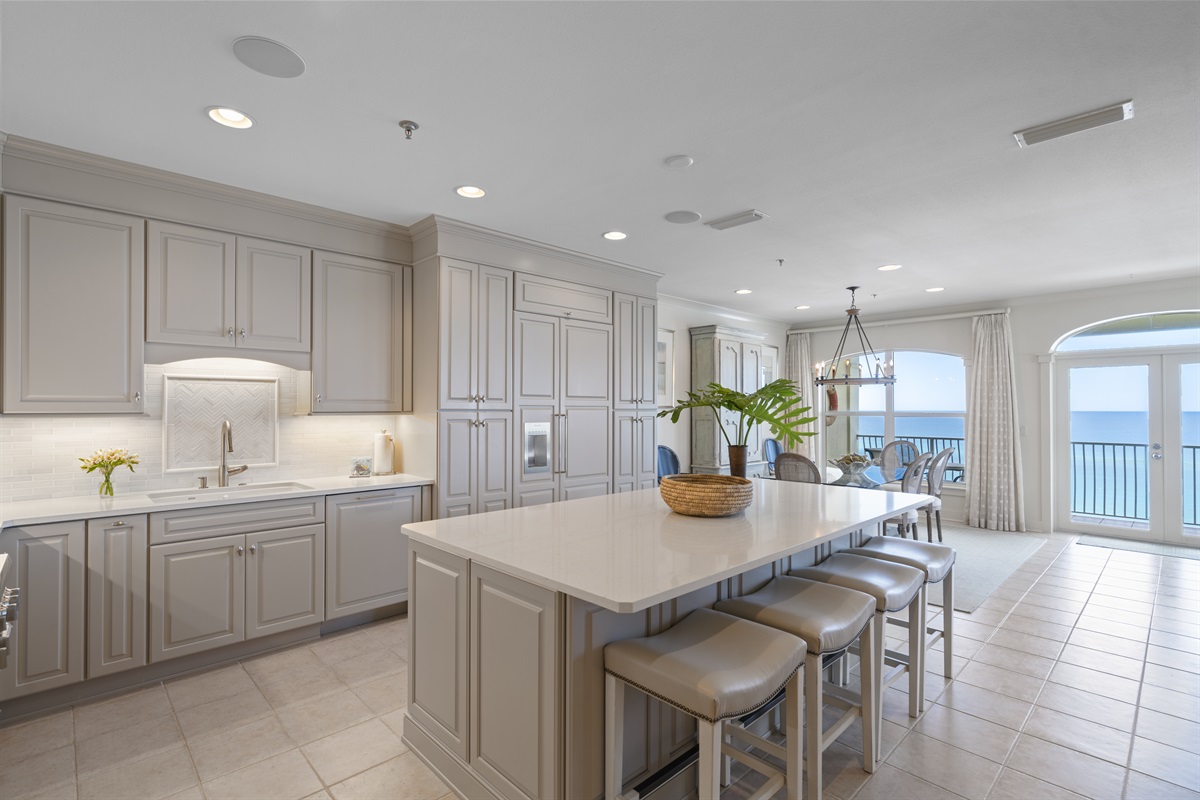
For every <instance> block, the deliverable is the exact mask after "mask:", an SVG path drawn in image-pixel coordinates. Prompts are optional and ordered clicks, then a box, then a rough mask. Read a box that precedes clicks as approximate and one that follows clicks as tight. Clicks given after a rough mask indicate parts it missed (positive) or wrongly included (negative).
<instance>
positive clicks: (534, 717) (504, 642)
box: [421, 563, 563, 800]
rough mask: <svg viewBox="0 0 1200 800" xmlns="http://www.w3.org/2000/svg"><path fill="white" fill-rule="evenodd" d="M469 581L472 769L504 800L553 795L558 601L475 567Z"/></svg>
mask: <svg viewBox="0 0 1200 800" xmlns="http://www.w3.org/2000/svg"><path fill="white" fill-rule="evenodd" d="M470 575H471V595H470V603H471V606H470V614H469V616H470V633H471V639H470V644H469V645H468V652H469V653H470V688H469V690H468V696H469V697H470V707H471V712H470V721H469V729H470V742H471V746H470V749H469V752H470V765H471V768H472V769H473V770H474V771H475V772H476V773H477V774H478V775H480V776H481V777H483V778H484V779H485V780H486V781H487V782H488V783H490V784H492V785H494V786H497V787H499V788H500V789H501V793H502V795H503V796H505V797H513V798H515V797H525V798H530V800H536V799H537V798H543V797H555V796H557V795H558V793H559V780H560V776H559V775H558V764H559V762H560V758H559V757H558V756H559V748H561V747H562V746H563V736H562V720H561V719H560V718H559V713H558V710H557V709H558V708H559V707H560V705H561V704H560V703H559V702H558V701H557V698H558V696H559V694H560V693H561V691H562V675H561V674H560V672H559V670H558V658H559V648H560V634H559V631H560V628H561V627H562V619H561V618H562V614H563V609H562V601H561V598H560V597H559V595H558V593H557V592H554V591H552V590H550V589H546V588H543V587H541V586H535V585H533V584H531V583H528V582H526V581H522V580H519V579H517V578H514V577H512V576H511V575H507V574H505V573H503V572H499V571H497V570H494V569H491V568H489V567H485V566H482V565H480V564H476V563H472V564H471V572H470ZM421 610H422V612H424V610H425V608H424V607H422V609H421ZM427 663H428V662H427ZM531 709H532V710H534V711H532V712H531Z"/></svg>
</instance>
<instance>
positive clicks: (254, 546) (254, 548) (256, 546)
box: [250, 544, 258, 555]
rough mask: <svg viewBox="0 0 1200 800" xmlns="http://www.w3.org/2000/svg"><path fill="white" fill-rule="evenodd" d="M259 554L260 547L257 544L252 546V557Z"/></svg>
mask: <svg viewBox="0 0 1200 800" xmlns="http://www.w3.org/2000/svg"><path fill="white" fill-rule="evenodd" d="M257 552H258V545H256V544H252V545H250V555H254V554H255V553H257Z"/></svg>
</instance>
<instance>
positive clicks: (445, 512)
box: [437, 412, 477, 519]
mask: <svg viewBox="0 0 1200 800" xmlns="http://www.w3.org/2000/svg"><path fill="white" fill-rule="evenodd" d="M475 422H476V415H475V414H474V412H462V413H455V412H442V413H440V414H438V484H437V493H438V508H437V516H438V518H439V519H440V518H442V517H457V516H461V515H463V514H473V513H475V495H476V485H475V475H476V469H475V459H476V455H475V451H476V447H475V440H476V436H477V434H476V426H475Z"/></svg>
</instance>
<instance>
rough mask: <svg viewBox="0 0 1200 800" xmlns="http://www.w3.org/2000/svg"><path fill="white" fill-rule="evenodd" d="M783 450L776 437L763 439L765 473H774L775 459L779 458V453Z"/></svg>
mask: <svg viewBox="0 0 1200 800" xmlns="http://www.w3.org/2000/svg"><path fill="white" fill-rule="evenodd" d="M782 452H783V445H782V444H780V443H779V440H778V439H764V440H763V457H764V458H766V460H767V473H768V474H769V475H774V474H775V459H777V458H779V454H780V453H782Z"/></svg>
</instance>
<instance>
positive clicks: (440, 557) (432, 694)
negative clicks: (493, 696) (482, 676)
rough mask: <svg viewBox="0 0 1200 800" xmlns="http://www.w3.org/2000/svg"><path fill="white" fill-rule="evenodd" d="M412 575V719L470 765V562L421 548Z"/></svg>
mask: <svg viewBox="0 0 1200 800" xmlns="http://www.w3.org/2000/svg"><path fill="white" fill-rule="evenodd" d="M409 570H410V571H411V575H412V597H411V600H410V602H411V606H410V608H411V613H410V614H409V619H410V620H411V622H412V624H411V628H410V630H409V645H408V646H409V659H408V663H409V667H408V697H409V706H408V709H409V713H410V714H412V715H413V716H414V717H415V718H416V719H417V720H418V721H419V722H420V723H421V724H422V725H423V726H424V727H425V728H426V730H428V731H429V732H430V733H431V734H432V735H433V736H435V737H436V738H437V739H438V740H439V741H440V742H441V743H442V744H444V745H445V746H446V747H447V748H448V749H449V750H450V751H451V752H453V753H455V754H457V755H458V757H459V758H461V759H462V760H464V761H466V759H467V672H468V664H467V637H468V623H467V609H468V603H469V593H470V586H469V584H468V582H467V577H468V562H467V561H466V559H463V558H459V557H457V556H453V555H450V554H449V553H445V552H442V551H441V550H434V549H430V548H426V547H423V546H422V545H421V544H420V543H419V542H418V543H414V544H413V546H412V553H411V563H410V564H409ZM418 651H419V652H420V653H421V658H420V659H414V658H413V657H412V653H413V652H418ZM423 666H429V667H431V668H430V669H422V667H423Z"/></svg>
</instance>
